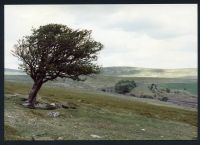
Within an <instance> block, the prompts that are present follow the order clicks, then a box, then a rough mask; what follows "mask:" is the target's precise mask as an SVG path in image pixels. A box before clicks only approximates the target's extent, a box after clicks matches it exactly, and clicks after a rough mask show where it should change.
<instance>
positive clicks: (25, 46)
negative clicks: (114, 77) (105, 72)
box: [13, 24, 103, 82]
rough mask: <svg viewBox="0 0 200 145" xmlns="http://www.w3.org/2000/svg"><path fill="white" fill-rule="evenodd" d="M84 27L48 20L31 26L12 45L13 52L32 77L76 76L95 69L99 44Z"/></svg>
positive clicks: (48, 78) (44, 79)
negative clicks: (76, 27) (79, 27)
mask: <svg viewBox="0 0 200 145" xmlns="http://www.w3.org/2000/svg"><path fill="white" fill-rule="evenodd" d="M91 32H92V31H88V30H73V29H70V28H69V27H67V26H65V25H60V24H48V25H45V26H40V27H39V29H32V34H31V35H30V36H25V37H23V38H22V39H20V40H19V41H18V44H16V45H15V50H14V51H13V52H14V55H15V56H17V57H18V58H19V59H20V60H21V61H22V64H20V68H21V69H23V70H24V71H25V72H26V73H27V74H28V75H30V76H31V78H32V79H33V80H34V81H37V80H39V79H42V81H43V82H47V81H48V80H54V79H56V78H57V77H61V78H71V79H73V80H80V78H79V76H80V75H88V74H91V73H97V72H99V66H97V65H95V64H94V63H93V62H94V61H96V60H97V52H98V51H100V50H101V49H102V48H103V45H102V44H101V43H100V42H96V41H94V40H93V39H92V38H91Z"/></svg>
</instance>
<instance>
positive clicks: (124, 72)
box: [4, 67, 197, 78]
mask: <svg viewBox="0 0 200 145" xmlns="http://www.w3.org/2000/svg"><path fill="white" fill-rule="evenodd" d="M4 74H5V75H25V73H24V72H22V71H20V70H15V69H8V68H5V70H4ZM100 75H101V76H114V77H116V76H117V77H158V78H179V77H186V78H197V69H196V68H181V69H152V68H139V67H104V68H102V71H101V73H100Z"/></svg>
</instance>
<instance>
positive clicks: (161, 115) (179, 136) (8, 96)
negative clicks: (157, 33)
mask: <svg viewBox="0 0 200 145" xmlns="http://www.w3.org/2000/svg"><path fill="white" fill-rule="evenodd" d="M30 87H31V84H21V83H14V82H12V83H11V82H6V83H5V113H4V118H5V139H6V140H33V139H34V140H101V139H103V140H111V139H113V140H121V139H125V140H130V139H131V140H193V139H196V138H197V112H196V111H192V110H185V109H180V108H174V107H167V106H162V105H159V106H158V105H152V104H148V103H145V102H139V101H136V100H132V101H131V100H126V99H122V98H116V97H112V96H109V95H106V94H104V95H103V94H96V93H95V92H91V91H90V92H88V91H81V90H79V91H78V90H73V89H62V88H57V87H50V86H49V87H43V88H42V90H41V91H40V92H39V98H38V100H39V101H40V102H49V103H58V102H73V103H75V104H77V108H76V109H64V108H60V109H57V110H41V109H34V110H32V109H27V108H24V107H23V106H22V105H20V103H21V102H22V99H23V98H25V97H27V92H28V91H29V89H30ZM50 112H59V114H60V115H59V116H57V117H51V116H49V115H48V114H49V113H50Z"/></svg>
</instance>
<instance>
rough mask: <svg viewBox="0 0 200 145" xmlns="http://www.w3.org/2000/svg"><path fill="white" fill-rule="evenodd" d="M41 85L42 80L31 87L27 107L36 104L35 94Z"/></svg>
mask: <svg viewBox="0 0 200 145" xmlns="http://www.w3.org/2000/svg"><path fill="white" fill-rule="evenodd" d="M42 84H43V82H42V80H39V81H37V82H34V84H33V87H32V89H31V91H30V93H29V97H28V103H29V104H28V106H30V107H34V105H35V102H36V97H37V93H38V91H39V90H40V88H41V86H42Z"/></svg>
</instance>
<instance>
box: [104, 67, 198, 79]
mask: <svg viewBox="0 0 200 145" xmlns="http://www.w3.org/2000/svg"><path fill="white" fill-rule="evenodd" d="M101 74H102V75H105V76H119V77H159V78H179V77H187V78H197V69H196V68H181V69H152V68H139V67H104V68H103V69H102V73H101Z"/></svg>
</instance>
